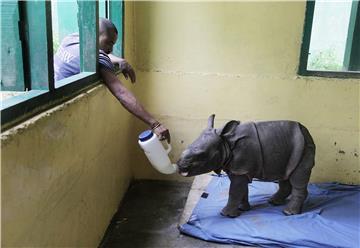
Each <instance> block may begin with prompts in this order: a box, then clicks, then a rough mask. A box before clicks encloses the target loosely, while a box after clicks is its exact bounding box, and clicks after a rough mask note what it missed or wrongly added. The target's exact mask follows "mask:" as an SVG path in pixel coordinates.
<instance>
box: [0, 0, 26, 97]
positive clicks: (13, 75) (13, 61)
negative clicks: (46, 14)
mask: <svg viewBox="0 0 360 248" xmlns="http://www.w3.org/2000/svg"><path fill="white" fill-rule="evenodd" d="M0 8H1V33H2V34H3V35H2V36H1V72H0V77H1V91H5V90H8V91H24V89H25V86H24V72H23V60H22V46H21V41H20V37H19V25H18V22H19V8H18V3H17V1H14V2H10V1H4V2H0ZM4 34H6V35H4Z"/></svg>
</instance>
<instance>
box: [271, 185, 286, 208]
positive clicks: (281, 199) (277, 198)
mask: <svg viewBox="0 0 360 248" xmlns="http://www.w3.org/2000/svg"><path fill="white" fill-rule="evenodd" d="M290 193H291V184H290V181H289V180H280V181H279V190H278V191H277V192H276V193H275V194H274V195H273V196H272V197H271V198H270V199H269V203H271V204H273V205H283V204H285V201H286V198H287V197H288V196H289V195H290Z"/></svg>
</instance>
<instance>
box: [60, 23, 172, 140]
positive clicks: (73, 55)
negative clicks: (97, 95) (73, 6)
mask: <svg viewBox="0 0 360 248" xmlns="http://www.w3.org/2000/svg"><path fill="white" fill-rule="evenodd" d="M117 38H118V31H117V29H116V27H115V25H114V24H113V23H112V22H111V21H110V20H108V19H104V18H101V19H100V21H99V49H100V51H99V67H100V74H101V77H102V78H103V80H104V82H105V84H106V86H107V87H108V89H109V90H110V91H111V93H112V94H113V95H114V96H115V97H116V98H117V99H118V100H119V102H120V103H121V104H122V105H123V106H124V107H125V108H126V109H127V110H128V111H129V112H130V113H132V114H133V115H135V116H136V117H138V118H139V119H140V120H142V121H144V122H145V123H146V124H148V125H149V126H150V127H151V129H152V130H153V131H154V132H155V133H156V134H157V135H158V136H159V137H160V139H162V140H164V139H166V140H167V141H168V142H169V143H170V132H169V130H168V129H167V128H166V127H165V126H164V125H162V124H161V123H160V122H159V121H157V120H156V119H155V118H154V117H153V116H152V115H151V114H150V113H149V112H147V111H146V110H145V108H144V107H143V106H142V105H141V104H140V102H139V101H138V100H137V99H136V98H135V96H134V95H133V94H132V93H131V92H130V91H129V90H128V89H127V88H126V87H125V86H124V85H123V83H122V82H121V81H120V80H119V79H118V77H117V76H116V74H115V69H114V64H118V65H119V68H120V71H121V72H122V73H123V74H124V76H125V78H126V79H128V78H129V77H130V80H131V82H132V83H135V81H136V75H135V72H134V70H133V68H132V67H131V65H130V64H129V63H127V61H126V60H125V59H122V58H119V57H116V56H114V55H112V54H111V52H112V49H113V46H114V44H115V43H116V40H117ZM54 71H55V81H58V80H61V79H63V78H67V77H70V76H72V75H75V74H78V73H80V51H79V35H78V34H71V35H68V36H67V37H65V38H64V39H63V41H62V42H61V44H60V47H59V49H58V51H57V52H56V54H55V56H54Z"/></svg>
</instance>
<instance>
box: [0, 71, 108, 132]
mask: <svg viewBox="0 0 360 248" xmlns="http://www.w3.org/2000/svg"><path fill="white" fill-rule="evenodd" d="M83 76H84V77H82V78H81V79H79V80H77V81H75V82H72V83H68V84H64V85H63V86H61V87H59V88H57V89H56V90H55V91H46V90H45V91H44V90H43V91H39V90H37V91H36V90H32V91H29V92H26V93H24V94H22V95H19V96H15V97H14V99H12V98H9V99H8V100H5V101H8V102H7V103H6V105H4V104H3V106H2V109H1V131H2V132H3V131H5V130H7V129H9V128H11V127H13V126H15V125H17V124H19V123H21V122H23V121H25V120H26V119H29V118H31V117H33V116H34V115H36V114H39V113H41V112H43V111H45V110H47V109H50V108H52V107H54V106H56V105H58V104H60V103H62V102H65V101H67V100H69V99H71V98H73V97H75V96H77V95H79V94H81V93H82V92H84V91H86V90H88V89H89V88H91V87H94V86H96V85H98V84H99V83H100V80H101V79H100V77H99V75H98V74H97V73H92V74H90V75H83ZM15 98H16V99H15ZM20 100H22V101H20ZM5 101H4V102H5ZM15 101H16V102H15Z"/></svg>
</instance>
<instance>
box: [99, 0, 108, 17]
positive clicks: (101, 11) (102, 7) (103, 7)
mask: <svg viewBox="0 0 360 248" xmlns="http://www.w3.org/2000/svg"><path fill="white" fill-rule="evenodd" d="M106 1H107V0H100V1H99V17H103V18H107V16H106V4H105V2H106Z"/></svg>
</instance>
